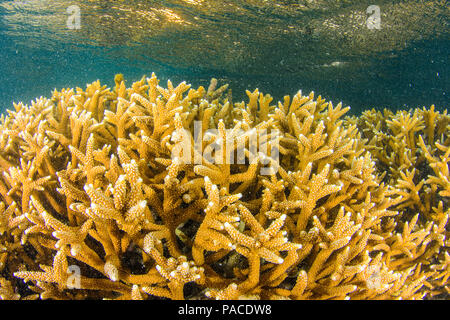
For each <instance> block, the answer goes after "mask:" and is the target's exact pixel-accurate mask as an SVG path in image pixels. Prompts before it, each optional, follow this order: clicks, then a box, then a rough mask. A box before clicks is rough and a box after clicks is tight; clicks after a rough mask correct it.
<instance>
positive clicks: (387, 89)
mask: <svg viewBox="0 0 450 320" xmlns="http://www.w3.org/2000/svg"><path fill="white" fill-rule="evenodd" d="M11 14H12V12H11V11H5V10H3V9H2V10H0V19H1V20H0V48H1V54H0V83H1V87H0V110H2V111H4V110H5V109H6V108H12V102H13V101H14V102H18V101H23V102H29V101H30V100H32V99H34V98H35V97H39V96H51V91H52V90H53V89H55V88H57V89H61V88H63V87H83V88H84V87H85V85H86V84H87V83H90V82H92V81H95V80H97V79H100V80H101V82H102V83H105V84H108V85H109V86H113V83H114V81H113V79H114V75H115V74H117V73H123V74H124V76H125V79H126V80H127V84H131V83H132V82H133V81H136V80H138V79H140V78H141V77H142V76H143V75H150V74H151V73H152V72H155V73H156V74H157V76H158V77H159V78H160V79H162V80H163V83H164V82H165V81H166V80H167V79H171V81H172V82H181V81H184V80H186V81H187V82H188V83H191V84H193V85H195V86H198V85H204V86H207V85H208V83H209V79H210V78H212V77H215V78H218V79H219V80H220V81H221V83H230V87H231V88H232V90H233V97H234V99H235V100H241V99H245V94H244V91H245V89H249V90H253V89H254V88H259V89H260V91H263V92H265V93H270V94H271V95H273V96H274V98H275V99H276V100H278V99H281V98H282V97H283V96H284V95H286V94H290V95H292V94H293V93H295V92H297V91H298V90H299V89H302V91H303V92H305V93H308V92H310V91H315V92H316V93H317V94H321V95H322V96H323V97H325V98H326V99H328V100H331V101H333V102H334V103H337V102H340V101H342V102H343V103H344V104H346V105H350V106H351V107H352V110H353V112H359V111H361V110H365V109H368V108H372V107H373V108H378V109H381V108H384V107H389V108H392V109H398V108H410V107H421V106H429V105H431V104H435V105H436V106H437V107H438V108H440V109H445V108H447V106H448V102H449V95H450V92H449V88H450V76H449V75H450V67H449V64H448V61H449V52H450V38H449V37H448V33H447V34H444V36H442V35H441V36H440V37H436V38H428V39H423V40H417V41H409V42H408V44H407V45H406V46H405V48H403V49H396V50H390V51H389V50H387V51H383V52H380V53H377V54H371V55H370V56H366V55H362V54H355V55H352V54H348V55H345V56H335V57H333V58H332V59H331V60H330V61H328V62H331V61H342V62H344V66H343V67H327V66H325V67H324V61H325V60H324V57H323V56H320V55H316V56H315V55H314V53H313V54H308V55H306V54H304V51H305V50H304V42H302V41H300V40H301V39H299V40H298V42H296V41H292V39H290V40H289V42H286V41H274V42H273V43H269V44H267V43H262V42H261V43H260V47H261V49H260V50H261V51H262V52H263V51H264V52H267V54H260V55H259V56H258V58H257V59H259V60H258V61H257V62H254V61H252V55H251V53H250V54H249V57H248V63H246V61H245V60H244V61H242V58H241V60H239V61H238V62H236V61H231V62H230V63H229V64H227V65H224V66H223V67H222V68H221V67H218V66H217V63H216V61H213V60H214V54H211V55H205V56H204V57H203V54H204V53H202V52H199V53H198V55H197V56H196V55H195V53H194V54H193V56H192V58H189V57H188V58H186V57H183V59H181V58H180V59H177V57H176V54H179V52H180V49H179V48H180V46H183V37H182V36H181V35H182V33H178V34H177V35H175V36H173V34H168V35H166V36H165V37H166V38H164V37H161V36H160V37H159V38H158V39H157V41H149V42H148V43H144V42H142V43H139V42H137V43H133V44H132V45H123V44H122V45H121V44H120V43H119V44H118V43H111V44H108V43H101V44H99V43H95V42H90V41H82V40H78V41H58V40H53V39H48V40H46V39H45V38H44V39H42V40H40V39H38V41H31V40H33V37H35V36H36V30H34V29H33V28H39V26H37V27H36V26H34V27H29V26H28V27H23V29H22V30H19V31H17V30H16V29H13V28H12V27H11V25H10V24H11V21H6V19H3V17H7V16H8V15H11ZM49 19H51V15H49ZM227 19H228V20H229V21H228V22H227V23H225V24H221V25H220V27H221V28H225V30H226V28H227V27H229V28H231V27H234V25H233V24H232V19H233V16H232V15H231V16H228V17H227ZM230 20H231V21H230ZM11 30H14V31H15V32H10V31H11ZM68 32H69V31H68ZM233 32H235V33H236V32H242V33H243V34H247V35H248V34H249V31H245V30H241V31H239V30H238V31H236V30H234V31H233ZM43 37H45V35H44V36H43ZM185 37H188V35H185ZM280 37H283V36H282V35H280ZM28 40H30V42H33V45H28V43H27V42H28ZM40 41H42V46H40V45H39V42H40ZM218 41H219V40H218ZM314 41H316V42H317V46H319V44H320V42H321V39H320V38H319V39H314ZM310 45H311V46H312V47H313V46H314V43H313V44H310ZM339 45H340V44H339V43H336V46H339ZM161 46H163V47H164V50H166V51H167V52H176V53H175V56H171V57H169V58H167V57H164V56H161V55H158V54H155V52H158V53H160V52H161ZM255 48H256V50H257V49H258V44H255V43H253V44H252V47H251V49H252V50H255ZM264 56H265V58H264ZM297 56H298V59H297V58H295V57H297ZM261 57H263V58H261ZM293 57H294V58H293ZM264 59H265V60H264ZM199 61H201V63H199ZM284 61H287V62H286V63H285V62H284ZM265 62H266V63H265ZM230 66H231V67H230Z"/></svg>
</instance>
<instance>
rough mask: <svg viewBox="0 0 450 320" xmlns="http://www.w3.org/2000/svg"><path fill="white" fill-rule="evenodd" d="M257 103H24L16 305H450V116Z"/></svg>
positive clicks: (16, 127)
mask: <svg viewBox="0 0 450 320" xmlns="http://www.w3.org/2000/svg"><path fill="white" fill-rule="evenodd" d="M247 95H248V102H240V103H235V102H233V101H232V100H231V91H230V90H229V89H228V86H227V85H225V86H222V87H218V86H217V80H215V79H213V80H212V81H211V84H210V86H209V87H208V88H207V89H205V88H203V87H199V88H197V89H193V88H191V86H190V85H188V84H186V83H185V82H183V83H180V84H178V85H177V86H174V85H173V84H172V83H171V82H170V81H168V82H167V87H166V88H164V87H162V86H160V84H159V80H158V79H157V77H156V76H155V75H154V74H152V76H151V77H150V78H145V77H143V78H142V79H141V80H140V81H137V82H135V83H133V84H132V85H131V87H129V88H127V87H126V86H125V81H124V79H123V77H122V75H117V76H116V78H115V87H114V88H113V89H112V90H111V89H109V88H107V87H106V86H102V85H101V84H100V82H99V81H96V82H94V83H92V84H89V85H88V86H87V88H86V89H85V90H83V89H81V88H76V89H63V90H61V91H56V90H55V91H54V92H53V95H52V97H51V98H50V99H47V98H43V97H41V98H39V99H36V100H35V101H33V102H32V103H31V105H24V104H22V103H18V104H14V110H8V111H7V114H6V115H2V117H1V124H0V170H1V176H0V233H1V235H0V298H1V299H161V298H167V299H227V300H231V299H426V298H443V297H444V298H445V297H448V294H449V293H450V286H449V277H450V254H449V247H450V242H449V235H450V223H449V222H448V220H449V214H450V209H449V200H450V174H449V161H450V136H449V129H450V116H449V115H448V114H447V112H446V111H444V112H438V111H436V110H435V109H434V106H431V107H430V108H423V109H415V110H410V111H398V112H395V113H394V112H392V111H389V110H384V112H381V111H375V110H369V111H365V112H364V113H363V114H362V115H361V116H358V117H356V116H345V113H346V112H347V111H348V110H349V108H348V107H347V108H345V107H343V106H342V104H338V105H336V106H334V105H333V104H332V103H331V102H326V101H325V100H324V99H323V98H322V97H321V96H317V97H316V96H315V94H314V93H313V92H312V93H310V94H308V95H306V96H305V95H303V94H302V92H301V91H299V92H298V93H297V94H296V95H294V96H293V97H289V96H286V97H284V99H283V101H281V102H278V103H272V97H271V96H270V95H264V94H262V93H260V92H259V91H258V90H255V91H253V92H250V91H247ZM199 124H200V125H199ZM211 129H214V130H213V131H211ZM195 130H197V131H198V130H200V133H201V138H200V140H196V141H194V140H195V139H197V138H196V137H195V136H190V135H186V133H194V131H195ZM275 132H276V133H277V135H278V139H276V140H273V139H271V137H270V136H271V134H272V133H275ZM253 136H256V137H257V142H258V144H259V147H260V148H261V147H264V148H265V150H269V152H268V153H267V152H265V153H264V152H261V150H257V149H255V148H254V145H253V143H252V137H253ZM186 137H187V138H186ZM183 139H188V141H189V142H192V145H195V148H194V150H192V152H191V151H190V150H189V152H186V150H184V149H183V150H181V152H180V150H179V146H180V142H182V141H185V140H183ZM177 148H178V149H177ZM239 151H242V152H241V155H243V157H242V158H240V159H239V160H241V161H240V162H239V161H235V162H230V161H226V160H227V159H229V158H227V157H233V156H236V155H237V154H238V153H239ZM274 152H278V153H279V154H277V157H276V162H277V163H276V165H277V166H275V163H274V162H275V160H274V159H275V157H274V155H275V153H274ZM174 154H177V155H178V156H173V155H174ZM208 155H209V156H208ZM211 158H214V159H215V160H216V161H212V160H211ZM232 159H236V158H232ZM185 160H188V161H185ZM191 160H192V161H191ZM217 160H219V161H217ZM269 167H270V168H272V170H269V171H265V172H266V173H265V174H263V173H262V172H263V170H262V169H268V168H269ZM274 168H275V170H273V169H274Z"/></svg>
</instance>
